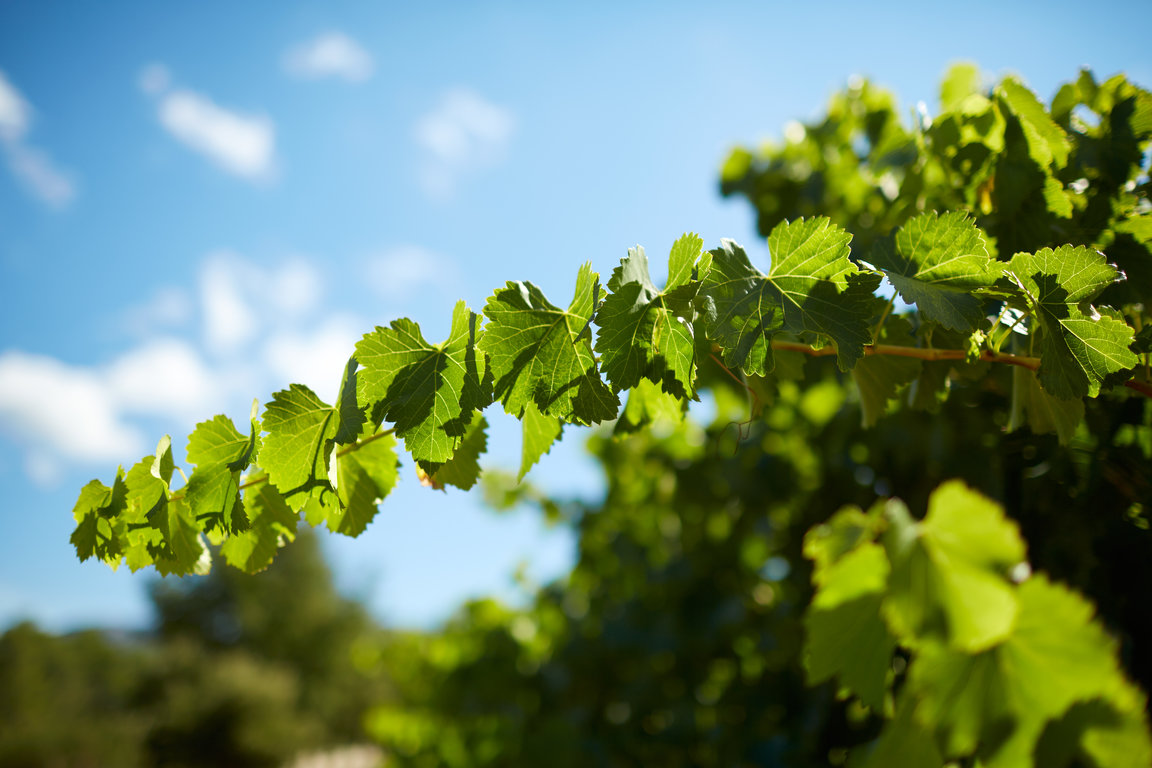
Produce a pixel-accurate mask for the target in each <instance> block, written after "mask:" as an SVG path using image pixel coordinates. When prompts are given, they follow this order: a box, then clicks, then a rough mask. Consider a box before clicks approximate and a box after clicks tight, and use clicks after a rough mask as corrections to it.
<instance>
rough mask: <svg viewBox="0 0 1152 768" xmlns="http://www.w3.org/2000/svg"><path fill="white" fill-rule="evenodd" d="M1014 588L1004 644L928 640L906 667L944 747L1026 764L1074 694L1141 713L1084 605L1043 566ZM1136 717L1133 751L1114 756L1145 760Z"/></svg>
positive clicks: (1111, 647)
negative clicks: (1013, 611) (1013, 616)
mask: <svg viewBox="0 0 1152 768" xmlns="http://www.w3.org/2000/svg"><path fill="white" fill-rule="evenodd" d="M1017 593H1018V599H1019V604H1020V612H1019V616H1018V618H1017V621H1016V624H1015V627H1014V628H1013V630H1012V632H1011V633H1010V635H1008V636H1007V637H1006V638H1005V639H1004V641H1003V642H1002V643H1000V644H998V645H996V646H995V647H993V648H991V649H988V650H986V651H984V652H982V653H978V654H975V655H971V654H968V653H964V652H961V651H958V650H956V649H953V648H948V647H946V646H944V645H941V644H936V643H930V644H927V645H925V647H924V648H922V649H921V652H920V654H919V656H918V658H916V659H915V660H914V662H913V663H912V664H911V666H910V669H909V677H908V689H909V692H910V694H911V695H913V696H915V697H916V698H917V699H918V700H919V706H918V709H917V715H918V716H919V717H920V718H921V720H922V721H924V722H930V723H935V724H936V726H937V729H938V731H937V732H938V734H939V735H940V736H941V739H942V744H943V745H944V751H945V753H946V755H948V756H950V757H960V756H965V755H969V754H973V753H974V754H976V755H977V757H979V758H980V759H981V761H982V764H983V765H986V766H988V768H1000V767H1005V768H1006V767H1007V766H1015V765H1028V764H1031V756H1032V753H1033V750H1034V748H1035V746H1036V742H1037V739H1038V738H1039V737H1040V735H1041V733H1042V731H1043V728H1044V725H1045V723H1046V722H1047V721H1049V720H1052V719H1054V718H1057V717H1059V716H1061V715H1063V714H1064V713H1065V712H1066V711H1068V710H1069V708H1070V707H1071V706H1072V705H1073V704H1075V703H1076V702H1087V701H1094V700H1098V701H1099V702H1100V703H1102V704H1104V705H1105V706H1108V707H1110V708H1111V709H1113V710H1114V711H1115V712H1116V713H1117V714H1118V715H1119V716H1121V717H1123V718H1135V719H1136V720H1137V721H1138V722H1142V721H1143V720H1144V713H1143V704H1144V702H1143V697H1141V696H1139V695H1135V692H1134V691H1133V690H1132V688H1131V686H1130V685H1129V684H1128V683H1127V681H1126V680H1125V679H1124V676H1123V674H1122V673H1121V672H1120V669H1119V666H1118V664H1117V661H1116V653H1115V644H1114V642H1113V641H1112V640H1111V639H1110V638H1109V637H1108V636H1107V634H1105V632H1104V629H1103V628H1102V627H1101V626H1100V625H1099V624H1098V623H1096V622H1095V621H1093V620H1092V613H1093V608H1092V605H1091V604H1090V603H1088V602H1087V601H1086V600H1084V599H1083V598H1081V597H1080V596H1079V595H1076V594H1074V593H1072V592H1071V591H1069V590H1067V589H1065V588H1064V587H1061V586H1059V585H1056V584H1053V583H1051V582H1050V581H1048V579H1046V578H1045V577H1044V576H1042V575H1037V576H1033V577H1031V578H1030V579H1028V580H1027V581H1025V582H1024V583H1023V584H1021V585H1020V587H1019V588H1018V590H1017ZM1143 725H1144V727H1143V729H1140V730H1141V733H1140V735H1139V737H1138V738H1137V739H1136V740H1135V746H1136V751H1135V752H1134V753H1133V754H1132V755H1129V756H1128V757H1127V758H1126V759H1125V761H1124V762H1121V763H1113V764H1120V765H1147V764H1148V756H1149V755H1152V746H1150V745H1149V742H1148V733H1147V724H1146V722H1144V723H1143ZM1140 755H1142V756H1143V758H1144V759H1139V756H1140ZM1133 758H1136V759H1135V760H1134V762H1129V760H1132V759H1133ZM1062 763H1063V761H1057V762H1056V763H1055V764H1062Z"/></svg>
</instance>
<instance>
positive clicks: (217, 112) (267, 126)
mask: <svg viewBox="0 0 1152 768" xmlns="http://www.w3.org/2000/svg"><path fill="white" fill-rule="evenodd" d="M158 111H159V117H160V124H161V125H163V126H164V128H166V129H167V130H168V132H169V133H171V134H172V135H173V136H174V137H176V139H177V140H179V141H181V142H182V143H184V144H185V145H187V146H188V147H190V148H191V149H193V150H195V151H197V152H199V153H200V154H202V155H205V156H206V157H207V158H208V159H210V160H211V161H212V162H214V163H216V165H218V166H220V167H221V168H223V169H224V170H225V171H228V172H229V173H232V174H235V175H237V176H240V177H241V178H245V179H248V180H250V181H261V180H268V179H270V178H272V176H273V175H274V166H275V154H276V128H275V126H274V125H273V123H272V120H271V119H269V118H268V117H266V116H263V115H244V114H240V113H238V112H233V111H231V110H228V109H225V108H224V107H221V106H219V105H217V104H216V103H215V102H214V101H212V100H211V99H209V98H208V97H207V96H203V95H201V94H198V93H194V92H192V91H187V90H174V91H169V92H166V93H164V95H163V96H161V98H160V105H159V110H158Z"/></svg>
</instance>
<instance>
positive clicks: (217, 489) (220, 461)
mask: <svg viewBox="0 0 1152 768" xmlns="http://www.w3.org/2000/svg"><path fill="white" fill-rule="evenodd" d="M258 408H259V403H258V402H253V404H252V415H251V416H250V417H249V421H250V431H249V434H248V436H247V437H245V436H244V435H243V434H241V433H240V431H239V430H238V429H236V426H235V424H233V423H232V420H231V419H229V418H228V417H227V416H224V415H222V414H221V415H217V416H215V417H213V418H212V419H210V420H209V421H204V422H201V423H200V424H197V425H196V428H195V429H194V430H193V431H192V434H191V435H189V436H188V450H187V453H186V455H187V457H188V461H189V463H191V464H195V465H196V471H195V472H194V473H193V474H192V477H190V478H189V480H188V484H187V486H185V488H184V495H185V497H186V498H187V499H188V505H189V506H190V507H191V509H192V515H193V516H194V517H195V518H196V520H204V521H207V525H208V526H209V527H210V528H211V527H215V526H217V525H219V526H220V527H221V528H222V529H223V530H225V531H228V532H230V533H237V532H239V531H242V530H244V529H245V528H246V527H247V525H248V521H247V518H246V516H245V515H244V505H243V502H242V501H241V499H240V473H241V472H243V471H244V470H246V469H247V468H248V466H249V464H251V462H252V459H253V457H254V456H255V455H256V452H257V451H258V450H259V442H260V440H259V436H260V422H259V420H258V419H257V411H258Z"/></svg>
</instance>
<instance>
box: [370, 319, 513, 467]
mask: <svg viewBox="0 0 1152 768" xmlns="http://www.w3.org/2000/svg"><path fill="white" fill-rule="evenodd" d="M483 335H484V334H483V331H482V330H481V328H480V316H479V315H477V314H476V313H474V312H470V311H469V310H468V307H467V306H466V305H465V304H464V302H463V301H460V302H457V304H456V309H455V310H454V311H453V313H452V329H451V331H450V332H449V334H448V338H447V340H445V341H444V342H443V343H442V344H435V345H434V344H429V343H428V342H427V341H425V340H424V337H423V336H422V335H421V334H420V326H418V325H417V324H416V323H414V322H412V321H411V320H407V319H401V320H396V321H394V322H393V323H392V324H391V326H390V327H389V328H381V327H377V328H376V330H375V331H373V332H372V333H369V334H367V335H365V336H364V338H363V339H361V340H360V342H359V343H358V344H357V345H356V359H357V360H358V361H359V363H360V364H361V365H362V366H364V368H363V370H361V371H359V379H358V383H357V399H358V401H359V403H360V404H361V405H365V404H372V403H377V402H379V403H380V408H381V410H382V412H383V418H384V419H386V420H388V421H391V422H393V423H394V424H395V425H396V434H397V435H398V436H400V437H402V438H404V445H405V447H407V449H408V452H409V453H411V454H412V457H413V458H414V459H416V461H417V462H421V463H424V464H426V465H432V464H442V463H444V462H446V461H448V460H449V459H450V458H452V454H453V453H454V452H455V451H456V447H457V446H458V445H459V444H460V439H461V438H462V437H463V436H464V433H465V431H466V430H467V428H468V425H469V424H470V423H471V422H472V415H473V413H475V412H476V411H478V410H481V409H483V408H484V407H485V406H487V405H488V403H489V402H491V390H490V386H491V382H490V380H489V377H488V375H487V371H486V364H485V359H484V355H483V354H481V353H480V351H479V349H478V345H479V344H480V343H481V341H482V338H483ZM429 468H431V467H429Z"/></svg>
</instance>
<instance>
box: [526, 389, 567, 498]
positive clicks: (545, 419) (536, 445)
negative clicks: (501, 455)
mask: <svg viewBox="0 0 1152 768" xmlns="http://www.w3.org/2000/svg"><path fill="white" fill-rule="evenodd" d="M563 428H564V425H563V424H562V423H561V422H560V419H557V418H556V417H555V416H546V415H545V414H543V413H540V409H539V408H537V407H536V404H535V403H532V402H530V403H528V404H527V405H526V406H524V414H523V415H522V416H521V417H520V431H521V441H522V443H521V447H520V473H519V474H518V475H517V476H516V479H517V480H523V479H524V475H526V474H528V470H529V469H531V468H532V465H534V464H535V463H536V462H538V461H540V457H541V456H543V455H544V454H546V453H548V452H549V451H551V450H552V444H553V443H555V442H556V441H557V440H559V439H560V434H561V430H563Z"/></svg>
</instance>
